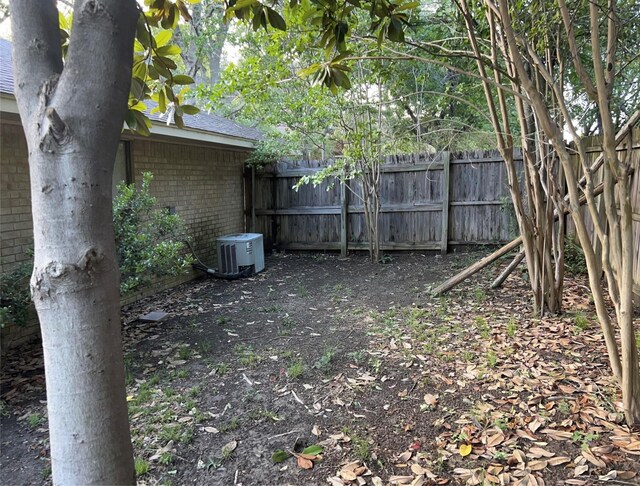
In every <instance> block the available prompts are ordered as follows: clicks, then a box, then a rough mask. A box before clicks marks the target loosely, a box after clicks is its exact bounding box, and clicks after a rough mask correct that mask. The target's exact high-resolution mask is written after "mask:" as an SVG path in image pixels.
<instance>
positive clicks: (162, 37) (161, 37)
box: [153, 30, 173, 47]
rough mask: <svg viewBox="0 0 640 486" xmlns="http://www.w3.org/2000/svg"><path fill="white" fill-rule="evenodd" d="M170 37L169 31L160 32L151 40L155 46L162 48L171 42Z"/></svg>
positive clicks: (171, 33)
mask: <svg viewBox="0 0 640 486" xmlns="http://www.w3.org/2000/svg"><path fill="white" fill-rule="evenodd" d="M171 37H173V32H172V31H171V30H161V31H160V32H158V33H157V34H156V35H155V36H154V37H153V38H154V40H155V41H156V46H158V47H162V46H164V45H166V44H167V43H168V42H169V41H170V40H171Z"/></svg>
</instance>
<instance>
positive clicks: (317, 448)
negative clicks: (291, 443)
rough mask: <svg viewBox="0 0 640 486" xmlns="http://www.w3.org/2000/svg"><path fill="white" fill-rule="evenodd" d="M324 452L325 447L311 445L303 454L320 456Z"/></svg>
mask: <svg viewBox="0 0 640 486" xmlns="http://www.w3.org/2000/svg"><path fill="white" fill-rule="evenodd" d="M322 451H323V447H322V446H321V445H317V444H316V445H310V446H309V447H306V448H305V449H304V450H303V451H302V453H303V454H309V455H311V456H317V455H318V454H321V453H322Z"/></svg>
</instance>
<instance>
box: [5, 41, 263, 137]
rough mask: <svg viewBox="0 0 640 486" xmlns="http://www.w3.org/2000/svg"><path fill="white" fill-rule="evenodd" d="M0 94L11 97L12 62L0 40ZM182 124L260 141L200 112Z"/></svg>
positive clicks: (253, 132)
mask: <svg viewBox="0 0 640 486" xmlns="http://www.w3.org/2000/svg"><path fill="white" fill-rule="evenodd" d="M0 93H5V94H10V95H13V62H12V54H11V42H9V41H7V40H4V39H0ZM145 104H146V105H147V106H151V107H153V106H154V103H153V102H151V101H149V100H147V101H145ZM147 116H148V117H149V118H150V119H151V120H153V121H156V122H160V123H166V121H167V118H166V116H163V115H162V114H160V113H154V114H151V113H149V112H147ZM184 124H185V127H186V128H187V129H192V130H199V131H203V132H209V133H214V134H218V135H226V136H230V137H237V138H244V139H247V140H260V138H262V137H261V133H260V131H259V130H257V129H255V128H251V127H246V126H244V125H240V124H239V123H236V122H234V121H232V120H229V119H227V118H224V117H221V116H218V115H212V114H209V113H204V112H200V113H198V114H197V115H185V116H184Z"/></svg>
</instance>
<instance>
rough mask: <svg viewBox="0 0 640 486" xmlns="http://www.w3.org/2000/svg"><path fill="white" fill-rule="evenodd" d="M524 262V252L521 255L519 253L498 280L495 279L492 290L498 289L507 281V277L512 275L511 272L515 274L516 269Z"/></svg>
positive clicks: (521, 251)
mask: <svg viewBox="0 0 640 486" xmlns="http://www.w3.org/2000/svg"><path fill="white" fill-rule="evenodd" d="M522 260H524V250H520V253H518V254H517V255H516V256H515V258H514V259H513V260H512V262H511V263H509V265H507V268H505V269H504V270H503V272H502V273H501V274H500V275H498V278H497V279H495V280H494V281H493V283H492V284H491V288H492V289H497V288H498V287H500V286H501V285H502V284H503V283H504V281H505V280H507V277H508V276H509V275H511V272H513V271H514V270H515V269H516V267H517V266H518V265H520V262H521V261H522Z"/></svg>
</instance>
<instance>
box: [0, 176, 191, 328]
mask: <svg viewBox="0 0 640 486" xmlns="http://www.w3.org/2000/svg"><path fill="white" fill-rule="evenodd" d="M152 180H153V174H151V173H150V172H145V173H144V174H143V178H142V185H141V187H140V189H139V190H138V189H136V187H135V184H129V185H127V184H119V185H118V195H117V196H116V198H115V200H114V202H113V223H114V227H115V234H116V252H117V258H118V264H119V266H120V293H121V294H123V295H124V294H127V293H130V292H132V291H134V290H136V289H138V288H140V287H143V286H145V285H148V284H149V283H151V281H152V279H153V278H154V277H160V276H167V275H179V274H180V273H182V272H184V271H185V270H186V269H187V268H188V267H189V266H190V265H191V263H192V257H191V256H190V255H187V254H186V253H185V243H184V242H185V240H186V239H187V235H186V231H185V226H184V222H183V221H182V218H180V216H178V215H177V214H169V211H168V210H167V209H154V206H155V205H156V198H154V197H153V196H151V194H150V193H149V186H150V184H151V181H152ZM32 271H33V262H24V263H22V264H21V265H20V266H19V267H18V268H16V269H15V270H13V271H12V272H7V273H1V274H0V327H5V326H6V325H8V324H17V325H23V324H24V323H25V322H26V321H27V318H28V316H29V306H30V304H31V292H30V290H29V278H30V276H31V272H32Z"/></svg>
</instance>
